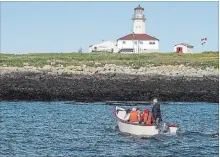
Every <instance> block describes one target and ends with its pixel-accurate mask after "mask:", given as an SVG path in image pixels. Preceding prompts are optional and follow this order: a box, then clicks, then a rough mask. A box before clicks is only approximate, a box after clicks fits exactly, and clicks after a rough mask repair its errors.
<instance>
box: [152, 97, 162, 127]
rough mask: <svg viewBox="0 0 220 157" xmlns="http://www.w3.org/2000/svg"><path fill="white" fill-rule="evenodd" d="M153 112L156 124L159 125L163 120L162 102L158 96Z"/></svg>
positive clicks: (154, 102)
mask: <svg viewBox="0 0 220 157" xmlns="http://www.w3.org/2000/svg"><path fill="white" fill-rule="evenodd" d="M152 114H153V121H154V123H155V125H156V126H157V127H158V125H159V124H160V122H161V121H162V118H161V111H160V104H159V102H158V100H157V98H155V99H154V100H153V107H152Z"/></svg>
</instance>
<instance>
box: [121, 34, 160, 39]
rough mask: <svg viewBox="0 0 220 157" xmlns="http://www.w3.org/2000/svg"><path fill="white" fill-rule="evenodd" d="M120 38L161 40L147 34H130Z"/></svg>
mask: <svg viewBox="0 0 220 157" xmlns="http://www.w3.org/2000/svg"><path fill="white" fill-rule="evenodd" d="M118 40H159V39H157V38H155V37H152V36H150V35H147V34H128V35H126V36H124V37H121V38H119V39H118Z"/></svg>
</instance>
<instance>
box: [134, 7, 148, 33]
mask: <svg viewBox="0 0 220 157" xmlns="http://www.w3.org/2000/svg"><path fill="white" fill-rule="evenodd" d="M132 20H133V33H134V34H145V21H146V18H145V15H144V8H142V7H141V6H140V5H138V7H136V8H134V15H133V18H132Z"/></svg>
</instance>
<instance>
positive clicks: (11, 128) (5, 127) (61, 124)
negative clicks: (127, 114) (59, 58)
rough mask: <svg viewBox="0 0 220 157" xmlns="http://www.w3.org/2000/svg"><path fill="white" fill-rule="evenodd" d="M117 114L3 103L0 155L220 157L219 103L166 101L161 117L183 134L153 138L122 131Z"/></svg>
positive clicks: (91, 106) (68, 105)
mask: <svg viewBox="0 0 220 157" xmlns="http://www.w3.org/2000/svg"><path fill="white" fill-rule="evenodd" d="M126 107H129V106H126ZM130 107H131V106H130ZM138 107H139V108H141V109H145V108H146V107H148V108H150V109H151V106H148V105H139V106H138ZM113 110H114V106H111V105H106V104H104V103H101V102H99V103H86V104H84V103H73V102H0V156H1V157H58V156H59V157H92V156H94V157H96V156H97V157H98V156H103V157H107V156H112V157H129V156H130V157H133V156H136V157H141V156H143V157H146V156H147V157H151V156H152V157H155V156H156V157H168V156H169V157H194V156H195V157H196V156H197V157H217V156H219V106H218V104H214V103H213V104H212V103H177V102H170V103H169V102H167V103H162V104H161V110H162V116H163V119H164V120H165V121H167V122H170V123H175V124H179V126H180V130H179V131H178V133H177V134H176V135H156V136H153V137H139V136H132V135H128V134H123V133H120V132H119V130H118V128H117V125H116V119H115V118H114V115H113Z"/></svg>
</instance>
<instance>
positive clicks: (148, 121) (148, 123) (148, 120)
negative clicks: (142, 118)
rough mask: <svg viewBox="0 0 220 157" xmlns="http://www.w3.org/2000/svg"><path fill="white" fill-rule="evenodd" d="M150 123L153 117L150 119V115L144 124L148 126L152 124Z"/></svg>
mask: <svg viewBox="0 0 220 157" xmlns="http://www.w3.org/2000/svg"><path fill="white" fill-rule="evenodd" d="M152 122H153V117H152V115H151V114H149V115H148V119H147V122H146V124H147V125H150V124H152Z"/></svg>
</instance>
